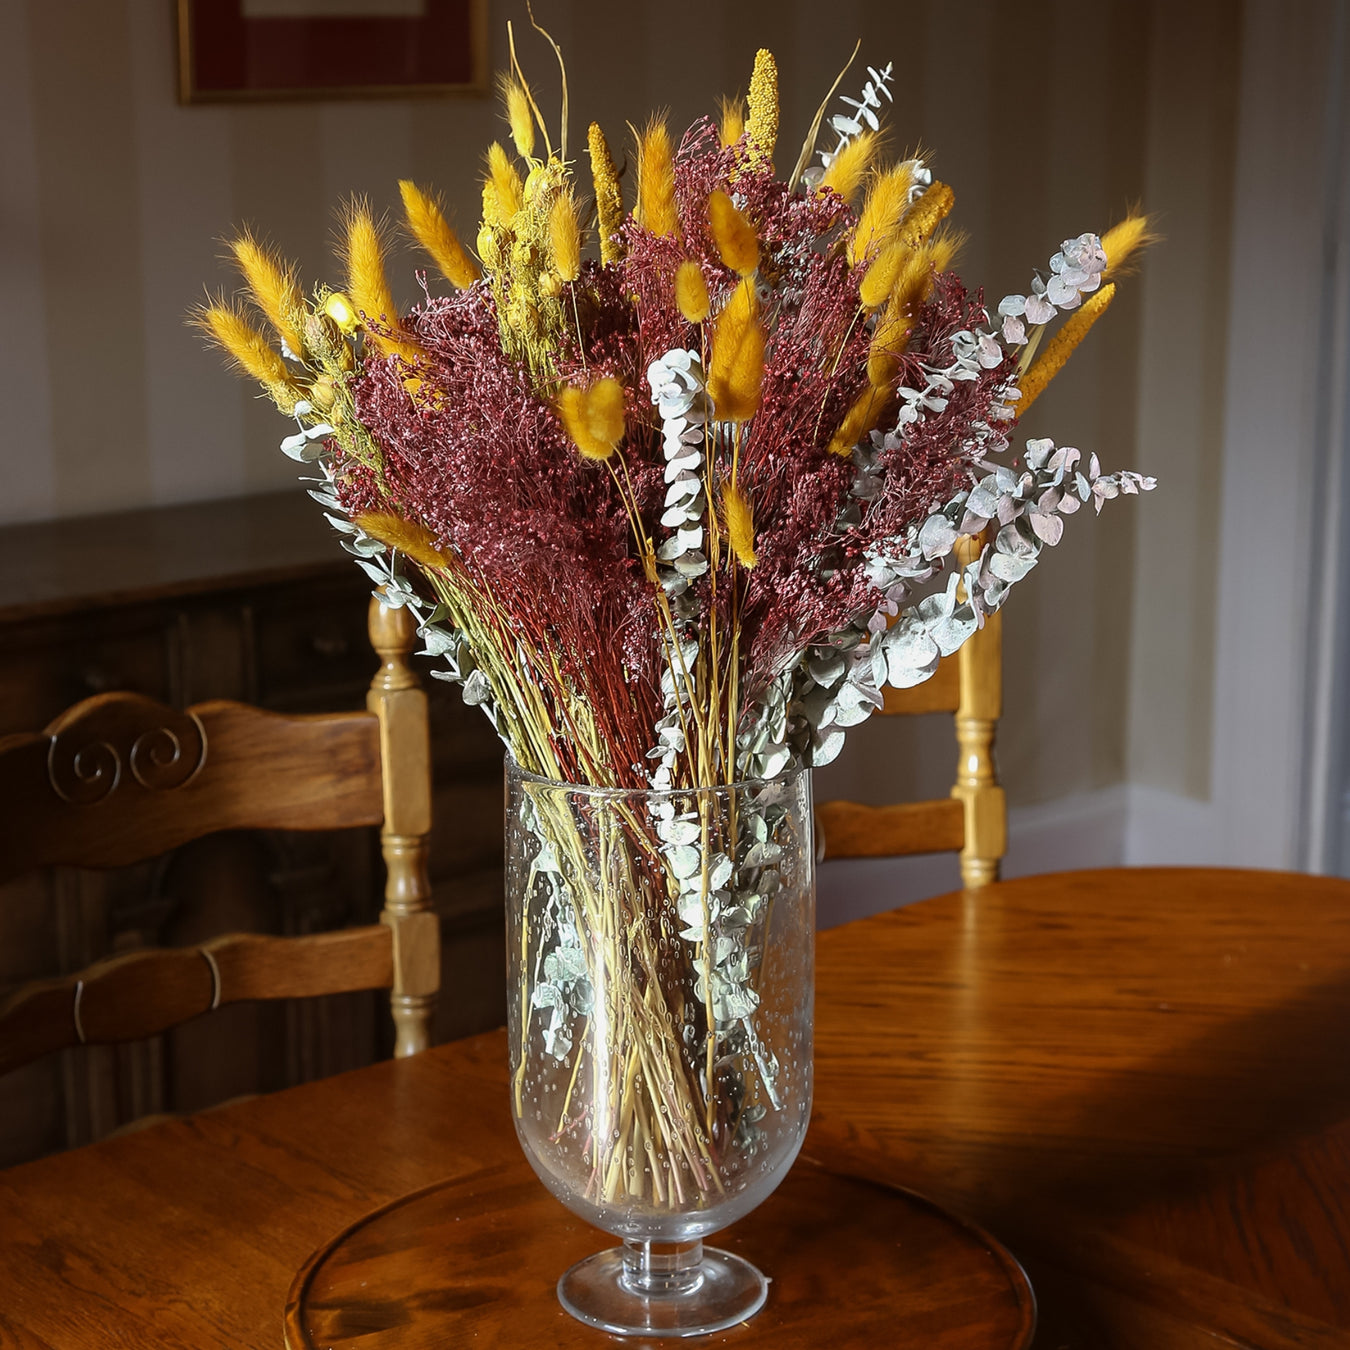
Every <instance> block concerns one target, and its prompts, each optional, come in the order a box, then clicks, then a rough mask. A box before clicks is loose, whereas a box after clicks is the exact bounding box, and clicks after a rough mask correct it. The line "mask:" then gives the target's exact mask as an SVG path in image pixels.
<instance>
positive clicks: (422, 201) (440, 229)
mask: <svg viewBox="0 0 1350 1350" xmlns="http://www.w3.org/2000/svg"><path fill="white" fill-rule="evenodd" d="M398 190H399V194H400V195H401V196H402V198H403V218H404V220H405V221H406V222H407V225H408V230H409V232H410V233H411V234H412V236H413V238H414V239H416V240H417V242H418V243H419V244H421V246H422V247H423V248H424V249H425V250H426V251H427V253H428V254H429V255H430V256H431V260H432V261H433V262H434V263H435V264H436V266H437V267H438V268H440V270H441V275H442V276H444V277H445V279H446V280H447V281H448V282H449V283H450V284H451V285H452V286H454V287H456V288H458V289H459V290H461V291H463V290H467V289H468V288H469V287H470V286H472V285H473V283H474V282H475V281H477V280H478V277H479V271H478V265H477V263H475V262H474V260H473V259H472V258H471V257H469V254H468V250H467V249H465V247H464V245H463V244H461V243H460V242H459V236H458V235H457V234H456V233H455V231H454V229H453V227H452V226H451V224H450V222H449V221H448V220H446V218H445V213H444V212H443V211H442V210H441V208H440V204H439V203H438V202H437V201H436V199H435V198H434V197H432V196H431V195H430V194H429V193H427V192H424V191H422V189H421V188H419V187H418V186H417V184H416V183H414V182H412V181H411V180H410V179H407V178H401V179H399V184H398Z"/></svg>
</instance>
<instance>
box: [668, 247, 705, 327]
mask: <svg viewBox="0 0 1350 1350" xmlns="http://www.w3.org/2000/svg"><path fill="white" fill-rule="evenodd" d="M675 307H676V308H677V309H678V310H679V311H680V313H681V314H683V315H684V317H685V318H686V319H687V320H688V321H689V322H690V323H702V322H703V320H704V319H706V318H707V317H708V311H709V309H710V308H711V307H712V302H711V301H710V300H709V299H708V283H707V282H706V281H705V280H704V279H703V269H702V268H701V267H700V266H699V265H698V263H696V262H695V261H694V260H693V259H692V258H686V259H685V260H684V261H683V262H682V263H681V264H680V265H679V267H677V268H676V269H675Z"/></svg>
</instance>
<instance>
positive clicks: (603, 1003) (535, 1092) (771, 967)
mask: <svg viewBox="0 0 1350 1350" xmlns="http://www.w3.org/2000/svg"><path fill="white" fill-rule="evenodd" d="M814 881H815V878H814V856H813V851H812V839H811V788H810V774H809V772H808V771H806V770H800V769H798V770H794V771H792V772H790V773H788V774H785V775H784V776H782V777H780V778H776V779H773V780H771V781H766V782H747V783H740V784H736V785H734V786H730V787H716V788H705V789H697V790H690V791H664V792H658V791H628V790H620V789H605V788H588V787H578V786H576V785H573V784H567V783H556V782H552V781H550V780H548V779H543V778H539V777H536V776H534V775H532V774H529V773H525V772H523V771H522V770H520V769H518V768H517V767H516V766H515V765H513V764H508V766H507V811H506V890H507V915H508V918H507V952H508V957H507V962H508V971H507V975H508V984H507V992H508V1000H507V1001H508V1036H509V1039H510V1047H511V1102H512V1114H513V1117H514V1120H515V1124H516V1132H517V1134H518V1135H519V1137H520V1142H521V1145H522V1147H523V1148H524V1150H525V1155H526V1157H528V1158H529V1160H530V1163H531V1165H532V1166H533V1167H534V1170H535V1171H536V1172H537V1173H538V1174H539V1177H540V1178H541V1180H542V1181H543V1182H544V1184H545V1185H546V1186H547V1187H548V1188H549V1190H550V1191H552V1193H553V1194H554V1195H555V1196H556V1197H557V1198H558V1199H559V1200H561V1201H562V1203H563V1204H564V1205H566V1206H567V1207H568V1208H569V1209H570V1210H572V1211H573V1212H574V1213H575V1214H578V1215H580V1216H581V1218H583V1219H585V1220H586V1221H587V1222H588V1223H591V1224H593V1225H595V1226H596V1227H597V1228H601V1229H603V1230H605V1231H606V1232H608V1233H611V1234H613V1235H614V1236H615V1237H618V1238H621V1239H622V1240H623V1245H622V1246H621V1247H617V1248H612V1249H610V1250H607V1251H601V1252H599V1253H597V1254H596V1255H594V1256H591V1257H589V1258H587V1259H586V1260H584V1261H582V1262H580V1263H579V1264H577V1265H576V1266H573V1267H572V1269H571V1270H569V1271H567V1272H566V1273H565V1274H564V1275H563V1276H562V1278H561V1279H560V1280H559V1282H558V1297H559V1299H560V1300H561V1302H562V1304H563V1306H564V1307H565V1308H566V1309H567V1310H568V1311H569V1312H570V1313H572V1314H573V1316H575V1317H577V1318H579V1319H580V1320H581V1321H583V1322H587V1323H589V1324H590V1325H592V1326H596V1327H601V1328H603V1329H604V1330H606V1331H609V1332H613V1333H618V1334H635V1335H636V1334H641V1335H646V1336H662V1335H665V1336H692V1335H698V1334H701V1333H706V1332H712V1331H719V1330H722V1329H724V1328H726V1327H730V1326H732V1325H734V1324H735V1323H737V1322H740V1321H742V1320H744V1319H745V1318H746V1317H749V1316H750V1315H752V1314H753V1313H755V1312H756V1311H758V1309H759V1308H760V1307H761V1306H762V1305H763V1303H764V1299H765V1295H766V1291H767V1284H766V1281H765V1278H764V1276H763V1275H762V1274H761V1273H760V1272H759V1271H758V1270H757V1269H756V1268H755V1267H754V1266H753V1265H751V1264H750V1263H749V1262H748V1261H745V1260H743V1259H742V1258H740V1257H738V1256H734V1255H732V1254H730V1253H728V1252H724V1251H719V1250H717V1249H715V1248H711V1247H704V1246H703V1238H704V1237H705V1236H707V1235H708V1234H710V1233H713V1232H716V1231H717V1230H718V1229H720V1228H724V1227H725V1226H726V1225H728V1224H731V1223H734V1222H735V1221H736V1220H737V1219H739V1218H740V1217H741V1216H742V1215H744V1214H747V1213H748V1212H749V1211H750V1210H751V1209H753V1208H754V1207H755V1206H756V1205H758V1204H760V1203H761V1202H762V1201H763V1200H764V1199H765V1197H766V1196H768V1195H769V1193H770V1192H771V1191H772V1190H773V1189H774V1187H775V1186H777V1185H778V1183H779V1182H780V1181H781V1180H782V1179H783V1177H784V1175H785V1174H786V1172H787V1170H788V1168H789V1167H790V1166H791V1164H792V1161H793V1159H794V1158H795V1157H796V1156H797V1152H798V1150H799V1149H800V1147H801V1142H802V1137H803V1135H804V1134H805V1132H806V1125H807V1119H808V1117H809V1115H810V1111H811V1048H812V1047H811V1027H812V989H813V972H814V951H815V948H814V938H815V884H814Z"/></svg>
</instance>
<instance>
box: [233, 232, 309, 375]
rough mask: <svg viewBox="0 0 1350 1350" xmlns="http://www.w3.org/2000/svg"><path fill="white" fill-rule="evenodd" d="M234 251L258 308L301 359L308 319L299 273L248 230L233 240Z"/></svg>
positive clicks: (235, 258) (236, 260)
mask: <svg viewBox="0 0 1350 1350" xmlns="http://www.w3.org/2000/svg"><path fill="white" fill-rule="evenodd" d="M230 251H231V252H232V253H233V254H234V260H235V262H236V263H237V264H238V265H239V270H240V272H241V273H242V274H243V277H244V280H245V281H246V282H247V283H248V288H249V291H250V293H251V294H252V296H253V299H254V302H255V303H256V304H257V306H258V308H259V309H260V310H262V312H263V313H264V314H265V315H266V316H267V321H268V323H270V324H271V325H272V327H273V328H274V329H275V330H276V333H277V336H278V337H279V338H281V340H282V341H283V342H284V343H285V344H286V346H287V347H289V348H290V350H291V352H292V353H293V354H294V355H295V356H297V357H301V356H303V354H304V350H305V344H304V337H303V334H302V330H301V325H302V324H303V323H304V316H305V298H304V296H303V295H302V294H301V292H300V282H299V279H298V278H297V276H296V270H295V268H294V267H293V266H291V265H289V264H284V263H282V261H281V259H280V258H279V257H277V255H276V254H275V253H274V252H272V250H271V249H267V248H264V247H263V246H262V245H261V244H260V243H259V242H258V241H257V240H256V239H255V238H254V237H253V236H252V235H251V234H249V233H248V232H247V231H245V232H244V233H243V234H241V235H240V236H239V238H238V239H233V240H231V241H230Z"/></svg>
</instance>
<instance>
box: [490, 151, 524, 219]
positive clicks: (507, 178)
mask: <svg viewBox="0 0 1350 1350" xmlns="http://www.w3.org/2000/svg"><path fill="white" fill-rule="evenodd" d="M487 165H488V181H489V182H490V183H491V184H492V189H493V192H494V193H495V194H496V214H497V220H498V221H499V222H500V223H501V224H503V225H509V224H510V223H511V221H512V220H513V219H514V217H515V214H516V212H517V211H519V210H520V205H521V202H522V201H523V200H524V195H525V185H524V184H523V183H522V182H521V180H520V173H519V171H518V170H517V169H516V166H515V165H514V164H512V163H511V160H510V157H509V156H508V155H507V153H506V150H505V148H504V147H503V145H502V143H501V142H500V141H493V142H492V144H491V145H490V146H488V152H487ZM484 215H485V216H486V211H485V212H484Z"/></svg>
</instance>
